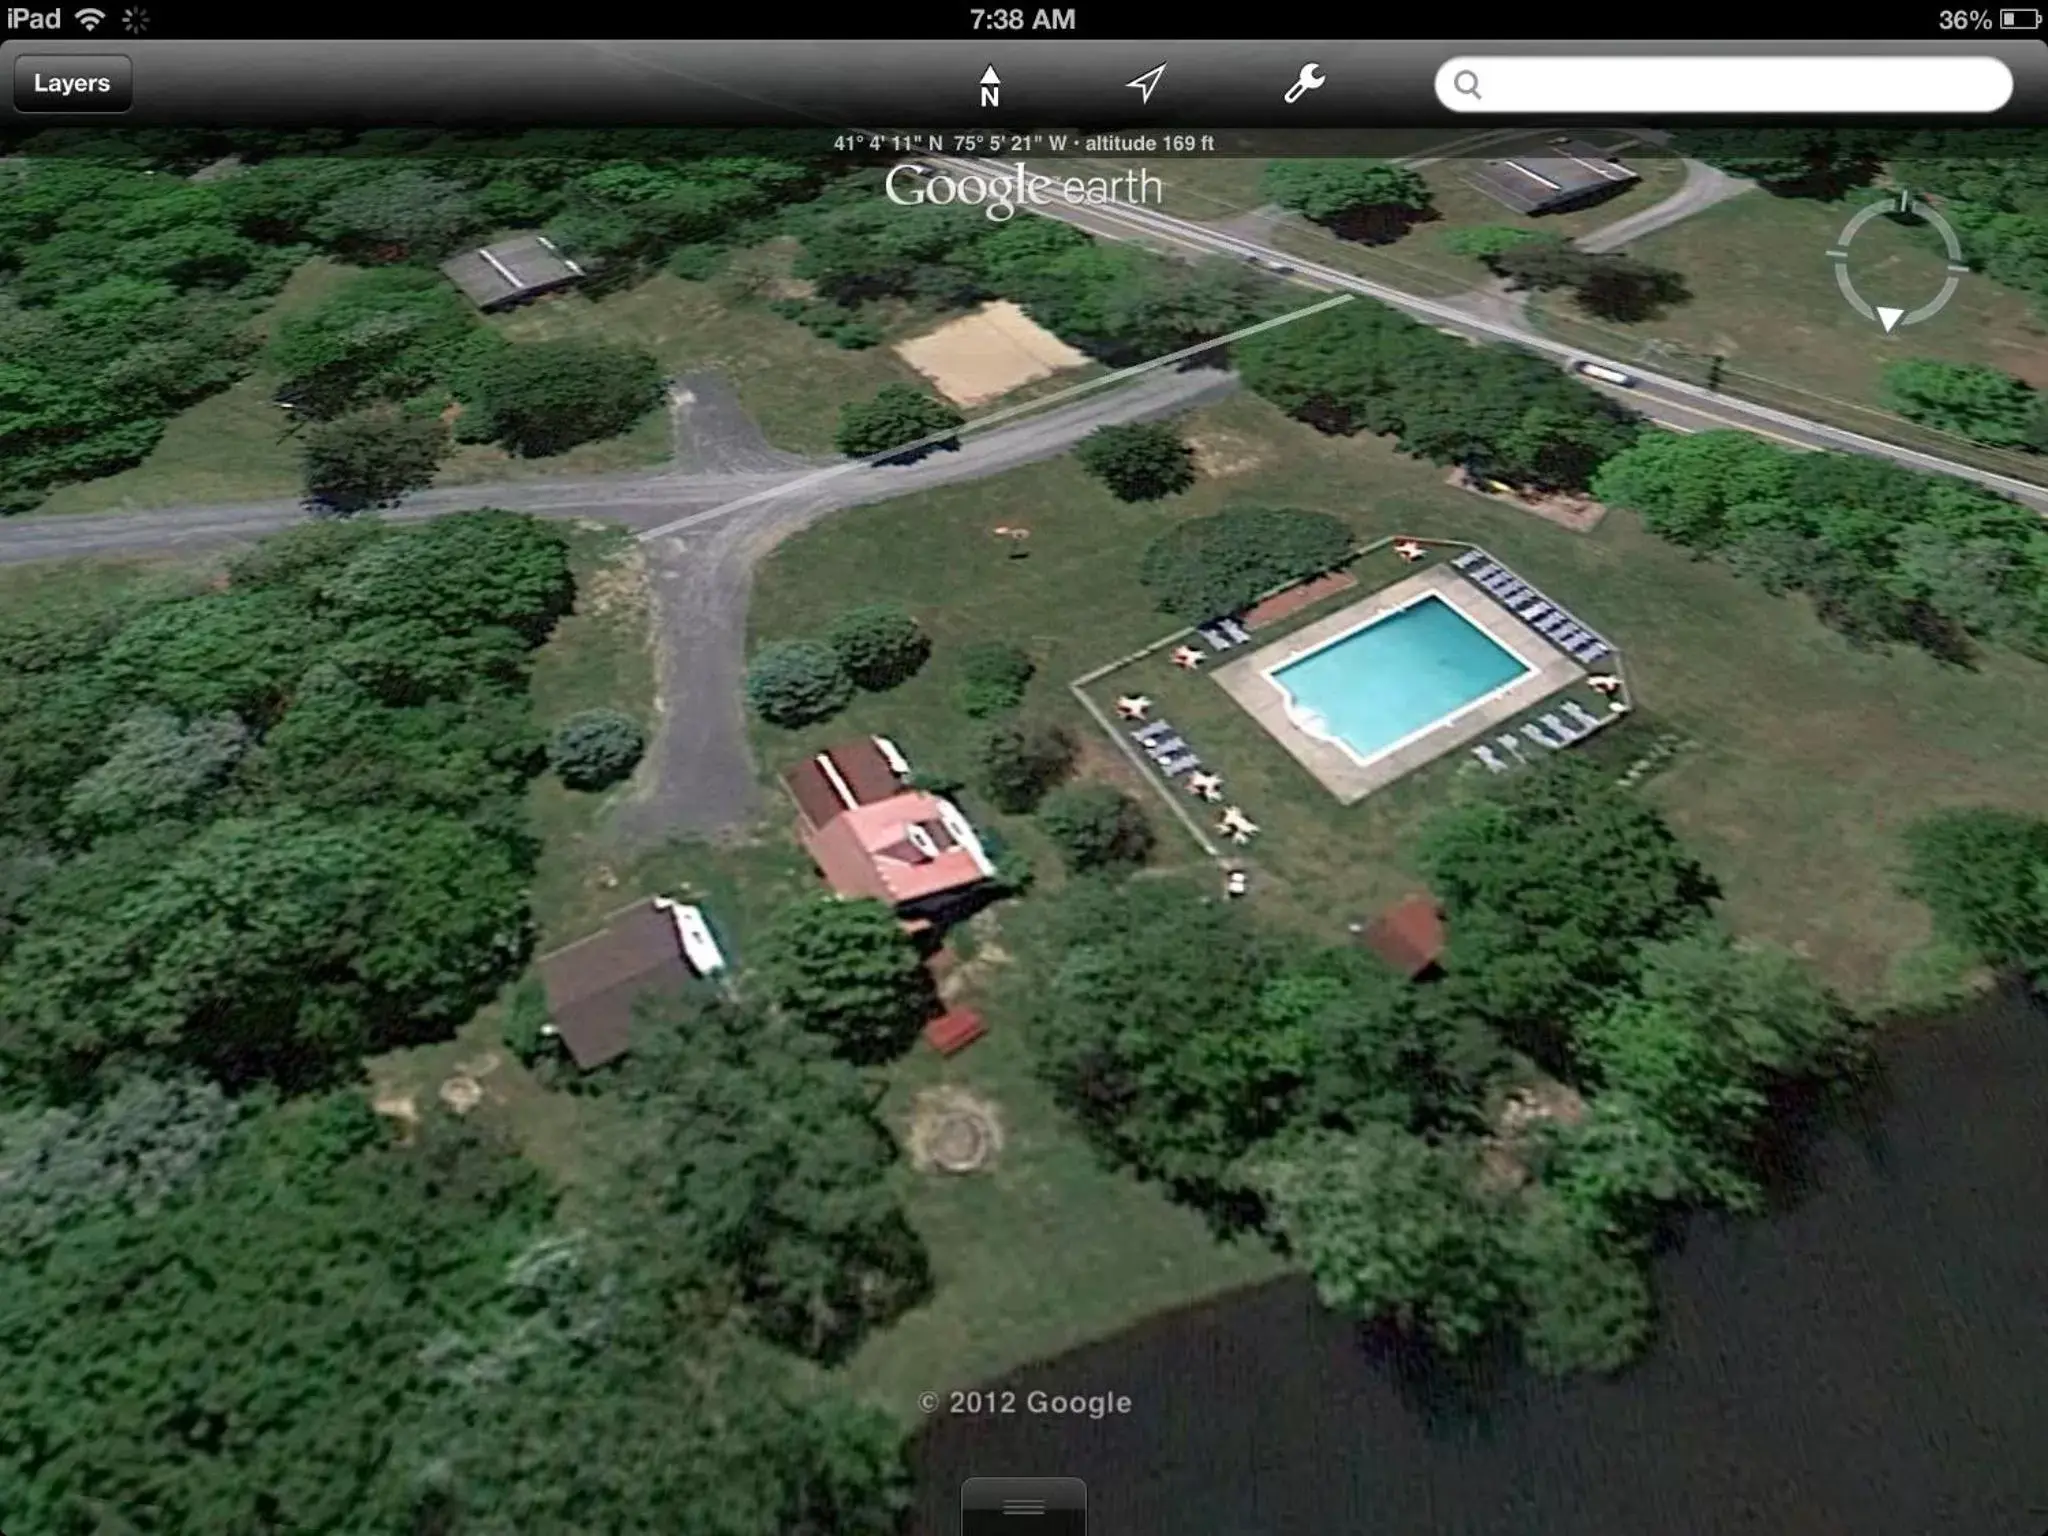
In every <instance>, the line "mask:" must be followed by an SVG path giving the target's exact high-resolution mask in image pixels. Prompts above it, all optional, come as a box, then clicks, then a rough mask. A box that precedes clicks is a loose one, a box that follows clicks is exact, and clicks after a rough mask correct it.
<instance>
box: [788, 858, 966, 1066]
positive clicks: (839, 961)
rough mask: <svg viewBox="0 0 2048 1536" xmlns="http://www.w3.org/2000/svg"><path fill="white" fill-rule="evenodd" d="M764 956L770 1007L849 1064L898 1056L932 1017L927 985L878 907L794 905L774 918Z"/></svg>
mask: <svg viewBox="0 0 2048 1536" xmlns="http://www.w3.org/2000/svg"><path fill="white" fill-rule="evenodd" d="M762 950H763V955H762V960H761V972H762V977H763V980H764V982H765V984H766V988H767V996H768V999H769V1001H770V1002H772V1003H773V1004H774V1006H775V1007H777V1008H778V1009H780V1010H781V1011H782V1013H783V1015H784V1016H785V1017H787V1018H788V1019H790V1020H792V1021H793V1022H795V1023H796V1024H799V1025H801V1026H802V1027H804V1028H806V1029H812V1030H816V1031H817V1032H818V1033H819V1034H821V1035H823V1036H825V1037H826V1038H827V1039H828V1040H830V1041H831V1042H832V1044H833V1046H834V1048H835V1049H836V1050H838V1051H839V1053H840V1054H841V1055H843V1056H845V1057H847V1058H848V1059H849V1060H851V1061H855V1062H877V1061H886V1060H888V1059H890V1058H891V1057H894V1056H896V1055H898V1054H900V1053H901V1052H902V1050H903V1049H904V1048H905V1047H906V1046H907V1045H908V1044H909V1043H910V1040H911V1038H912V1037H913V1036H914V1035H915V1034H916V1032H917V1028H918V1026H919V1025H920V1024H922V1023H923V1022H924V1021H925V1019H926V1018H928V1017H929V1016H930V1013H931V1006H932V1001H933V994H932V984H931V977H930V975H929V974H928V973H927V972H926V971H925V968H924V963H923V961H922V960H921V959H920V958H919V956H918V953H917V948H916V946H915V945H913V944H912V943H911V941H910V938H909V936H908V935H907V934H905V933H904V931H903V925H902V924H901V923H899V922H898V921H897V920H896V914H895V913H894V912H893V911H892V910H891V909H890V908H889V907H888V906H887V905H886V904H885V903H883V902H880V901H871V900H866V899H862V900H852V901H847V900H838V899H835V898H832V897H823V898H820V899H817V900H814V901H804V902H798V903H796V904H794V905H792V906H789V907H786V908H785V909H784V910H783V911H782V912H781V913H780V914H779V915H778V916H777V918H776V920H775V922H774V924H773V926H772V927H771V928H770V930H769V932H768V934H767V935H766V936H765V938H764V940H763V943H762Z"/></svg>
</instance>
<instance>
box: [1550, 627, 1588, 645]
mask: <svg viewBox="0 0 2048 1536" xmlns="http://www.w3.org/2000/svg"><path fill="white" fill-rule="evenodd" d="M1550 638H1551V639H1552V640H1555V641H1556V642H1557V643H1558V644H1559V645H1561V646H1563V647H1564V648H1565V649H1566V650H1570V649H1572V647H1574V646H1578V645H1584V644H1585V643H1586V632H1585V631H1584V630H1583V629H1581V628H1579V626H1578V625H1576V624H1566V625H1564V626H1562V627H1561V628H1559V629H1557V630H1554V631H1552V633H1551V636H1550Z"/></svg>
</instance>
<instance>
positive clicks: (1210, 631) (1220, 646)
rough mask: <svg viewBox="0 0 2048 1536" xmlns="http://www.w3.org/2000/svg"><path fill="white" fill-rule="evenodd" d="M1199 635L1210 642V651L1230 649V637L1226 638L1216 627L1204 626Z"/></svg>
mask: <svg viewBox="0 0 2048 1536" xmlns="http://www.w3.org/2000/svg"><path fill="white" fill-rule="evenodd" d="M1199 633H1200V634H1201V636H1202V638H1203V639H1204V640H1206V641H1208V642H1209V649H1210V650H1212V651H1227V650H1229V649H1230V640H1229V637H1228V636H1226V635H1225V634H1224V633H1223V631H1222V630H1220V629H1218V628H1216V627H1215V626H1214V625H1212V624H1205V625H1203V626H1202V628H1201V630H1200V631H1199Z"/></svg>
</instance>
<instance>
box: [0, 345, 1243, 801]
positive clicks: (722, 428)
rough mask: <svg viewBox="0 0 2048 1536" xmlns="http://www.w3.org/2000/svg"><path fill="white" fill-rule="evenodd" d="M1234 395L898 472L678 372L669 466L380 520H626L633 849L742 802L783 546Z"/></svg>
mask: <svg viewBox="0 0 2048 1536" xmlns="http://www.w3.org/2000/svg"><path fill="white" fill-rule="evenodd" d="M1236 387H1237V381H1236V379H1235V377H1234V376H1233V375H1231V374H1228V373H1225V372H1223V371H1221V370H1220V369H1215V368H1178V369H1175V368H1161V369H1156V370H1154V371H1152V372H1149V373H1146V374H1142V375H1140V376H1138V377H1136V378H1132V379H1128V380H1125V381H1122V382H1120V383H1117V384H1112V385H1108V386H1106V387H1104V388H1102V389H1100V390H1098V391H1096V392H1094V393H1091V394H1088V395H1086V396H1084V397H1082V398H1080V399H1078V400H1075V401H1072V402H1070V403H1068V404H1065V405H1056V406H1052V407H1049V408H1047V409H1046V410H1045V411H1043V412H1042V413H1040V414H1037V415H1027V416H1024V417H1023V418H1022V419H1020V420H1017V421H1014V422H1011V423H1009V424H1007V425H1001V426H996V427H991V428H989V429H987V430H986V431H984V432H981V433H978V434H977V433H973V432H971V431H970V433H969V434H968V435H966V436H965V437H963V439H962V441H961V446H960V447H959V448H958V449H957V450H954V451H950V452H948V451H941V452H937V453H933V454H931V455H929V456H928V457H927V458H925V459H923V460H921V461H919V462H918V463H915V464H909V465H888V466H883V465H867V464H862V463H859V462H856V461H850V460H844V459H840V460H811V459H804V458H802V457H800V456H797V455H794V454H787V453H784V452H782V451H781V450H780V449H776V448H772V447H770V446H768V444H767V443H766V442H765V441H764V440H763V439H762V438H761V436H760V433H759V431H758V429H756V428H755V426H754V424H753V423H752V421H750V420H749V419H748V418H747V417H746V415H745V413H744V412H743V411H742V410H741V409H740V408H739V403H738V401H737V399H736V398H735V397H734V396H733V395H732V392H731V391H730V390H729V389H728V388H727V387H726V386H725V385H723V384H722V383H720V382H719V381H718V380H716V379H712V378H708V377H704V376H693V377H690V378H687V379H682V380H678V381H677V385H676V388H675V390H674V391H673V394H672V400H673V403H674V405H675V409H676V448H677V456H678V460H679V465H678V467H677V468H674V469H669V470H663V471H661V472H659V473H653V474H638V475H612V476H601V477H591V478H583V479H575V480H536V481H523V482H515V483H511V484H502V485H472V486H459V487H452V488H449V489H446V490H433V491H425V492H421V493H420V494H418V495H416V496H413V497H411V498H409V499H408V500H407V501H406V502H405V503H404V504H403V505H402V506H401V507H399V508H397V509H395V510H394V511H392V512H390V513H388V514H387V515H388V516H391V517H394V518H397V519H399V520H421V519H425V518H429V517H436V516H439V515H442V514H444V513H447V512H451V511H456V510H460V509H462V508H466V507H476V506H496V507H505V508H508V509H510V510H514V511H522V512H533V513H538V514H541V515H544V516H551V517H570V518H597V519H603V520H605V521H608V522H614V523H622V524H625V525H626V526H628V527H630V528H633V529H635V530H638V532H639V535H640V537H641V539H642V540H643V541H644V543H645V545H646V550H647V556H648V567H649V571H650V573H651V575H652V577H653V584H654V606H655V612H656V615H657V620H658V622H657V626H656V633H657V637H658V645H657V649H656V668H657V673H658V676H659V680H660V691H661V705H662V717H661V720H660V722H659V724H658V727H657V729H656V730H655V732H654V739H653V742H652V744H651V746H650V749H649V759H650V767H651V769H652V772H651V773H650V774H648V775H647V776H646V782H647V783H648V785H649V787H648V789H647V790H646V791H645V792H644V794H643V795H642V797H641V798H639V799H637V800H635V801H632V802H629V803H628V804H627V805H625V806H624V807H622V808H621V814H620V818H619V823H618V829H619V830H620V831H621V832H622V833H624V834H625V835H627V836H628V837H630V838H632V839H634V840H636V841H653V840H657V839H659V838H662V837H667V836H672V835H674V834H675V833H676V832H678V831H693V832H707V833H708V832H719V831H723V830H725V829H727V828H731V827H735V826H741V825H744V824H745V823H747V822H748V821H750V820H751V819H752V817H753V815H754V812H755V810H756V807H757V785H756V781H755V774H754V765H753V761H752V758H751V755H750V754H749V753H748V751H747V742H746V722H745V720H744V718H743V715H742V706H741V698H740V680H741V676H742V673H743V671H744V662H745V654H746V617H747V599H748V596H749V593H750V591H751V589H752V583H753V573H754V568H755V566H756V565H757V564H758V563H759V561H760V560H761V558H762V557H763V556H764V555H766V554H767V553H768V551H769V550H771V549H773V548H774V547H775V546H776V545H777V544H779V543H780V542H781V541H782V540H783V539H786V538H788V537H789V536H790V535H791V534H793V533H796V532H798V531H799V530H800V529H803V528H806V527H808V526H809V525H810V524H812V523H814V522H816V521H817V520H818V519H820V518H822V517H825V516H827V515H828V514H830V513H832V512H834V511H837V510H839V509H841V508H845V507H854V506H860V505H863V504H865V503H868V502H876V501H886V500H889V499H891V498H894V497H897V496H907V495H910V494H912V493H914V492H918V491H925V490H931V489H934V488H937V487H939V486H945V485H956V484H960V483H962V482H965V481H970V480H978V479H981V478H983V477H985V476H988V475H995V474H1001V473H1003V472H1004V471H1006V470H1010V469H1014V468H1017V467H1018V466H1020V465H1024V464H1029V463H1032V462H1034V461H1037V460H1040V459H1047V458H1053V457H1056V456H1057V455H1059V454H1062V453H1065V452H1066V451H1067V450H1068V449H1070V448H1071V447H1073V445H1074V444H1075V443H1077V442H1079V441H1080V440H1081V439H1082V438H1084V437H1086V436H1087V435H1088V434H1089V433H1090V432H1093V431H1094V430H1095V429H1096V428H1097V427H1100V426H1105V425H1108V424H1110V423H1113V422H1125V421H1142V420H1147V419H1151V418H1156V417H1160V416H1169V415H1173V414H1176V413H1178V412H1180V411H1184V410H1188V409H1191V408H1193V407H1195V406H1198V405H1202V404H1205V403H1207V402H1210V401H1213V400H1216V399H1220V398H1222V397H1223V396H1225V395H1227V394H1229V393H1230V392H1231V391H1232V390H1233V389H1235V388H1236ZM305 517H306V513H305V510H304V508H302V507H301V506H300V505H299V504H298V503H297V502H291V501H265V502H251V503H247V504H243V505H238V506H206V507H172V508H166V509H161V510H156V511H138V512H124V513H114V514H107V515H95V516H88V517H44V518H36V517H23V518H8V519H0V561H8V562H22V561H31V560H48V559H58V558H65V557H75V556H83V555H98V554H112V553H130V554H133V553H151V552H155V553H165V552H183V551H197V550H199V549H202V548H206V547H210V546H218V545H222V544H229V545H232V544H239V543H247V542H249V541H251V540H254V539H257V538H260V537H261V536H262V535H263V534H265V533H268V532H271V531H274V530H275V529H278V528H282V527H285V526H288V525H290V524H292V523H296V522H301V521H303V520H304V519H305Z"/></svg>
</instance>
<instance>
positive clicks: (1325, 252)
mask: <svg viewBox="0 0 2048 1536" xmlns="http://www.w3.org/2000/svg"><path fill="white" fill-rule="evenodd" d="M1553 136H1554V135H1548V134H1530V135H1526V136H1524V137H1522V138H1504V139H1500V140H1498V141H1495V142H1491V143H1485V144H1474V145H1472V146H1471V151H1470V153H1471V154H1473V155H1478V156H1484V157H1492V156H1498V155H1501V154H1504V153H1511V152H1513V151H1514V150H1516V149H1518V148H1531V149H1540V148H1542V146H1543V140H1544V139H1545V138H1547V137H1553ZM1383 137H1384V136H1383V135H1378V134H1376V135H1375V136H1374V143H1373V152H1374V153H1375V154H1376V155H1386V156H1396V157H1408V156H1415V157H1423V158H1428V157H1429V155H1430V152H1431V151H1432V150H1433V149H1435V148H1437V147H1439V146H1441V147H1445V148H1452V149H1456V148H1458V147H1459V146H1462V145H1465V144H1466V143H1467V142H1468V141H1469V140H1471V139H1472V137H1473V135H1471V134H1468V133H1465V132H1463V131H1461V130H1455V129H1453V130H1443V129H1416V130H1414V131H1412V132H1410V133H1405V134H1403V135H1401V136H1400V137H1399V138H1396V139H1393V140H1390V141H1389V142H1387V143H1385V144H1382V143H1381V142H1380V140H1381V138H1383ZM1600 142H1601V144H1602V145H1603V147H1604V146H1605V145H1606V144H1607V143H1608V140H1606V139H1602V140H1601V141H1600ZM1620 153H1622V154H1623V155H1625V156H1628V151H1627V147H1626V144H1625V143H1624V144H1623V147H1622V149H1621V150H1620ZM1079 163H1080V164H1084V165H1086V166H1087V167H1088V168H1090V169H1092V170H1103V171H1107V170H1119V169H1123V168H1124V164H1123V162H1115V163H1112V162H1110V161H1107V160H1088V161H1081V162H1079ZM1271 163H1272V162H1271V161H1270V160H1269V159H1260V158H1257V157H1250V156H1215V157H1186V158H1176V159H1171V160H1151V161H1142V162H1132V163H1131V164H1132V167H1133V168H1136V167H1137V166H1140V165H1142V167H1143V168H1144V169H1146V170H1149V171H1151V172H1152V173H1153V174H1154V175H1156V176H1158V177H1159V178H1160V180H1161V181H1162V182H1164V183H1165V186H1166V192H1165V199H1164V204H1163V206H1164V208H1165V211H1166V212H1168V213H1173V214H1178V215H1180V216H1181V217H1183V218H1190V219H1200V220H1202V221H1204V222H1205V223H1212V224H1221V223H1226V222H1228V221H1230V220H1233V219H1242V218H1243V217H1244V216H1245V215H1246V214H1249V213H1251V212H1253V211H1254V210H1256V209H1260V208H1264V207H1267V206H1268V205H1269V204H1268V199H1267V197H1266V195H1265V193H1264V191H1263V190H1262V189H1261V185H1260V178H1261V177H1262V176H1263V175H1264V173H1265V169H1266V167H1267V166H1268V165H1270V164H1271ZM1467 163H1468V161H1467V159H1466V158H1465V157H1464V156H1462V155H1459V156H1454V157H1452V158H1448V159H1441V160H1433V162H1432V163H1430V164H1427V165H1425V166H1423V167H1422V168H1421V174H1422V178H1423V180H1424V181H1426V182H1427V183H1428V184H1429V189H1430V196H1431V199H1432V201H1433V203H1434V206H1435V209H1436V216H1435V217H1433V218H1431V219H1429V220H1427V221H1425V222H1423V223H1420V224H1417V225H1415V226H1414V227H1412V228H1411V229H1409V230H1408V231H1407V233H1405V234H1404V235H1402V236H1401V237H1400V238H1399V239H1398V240H1393V241H1390V242H1389V243H1387V244H1385V245H1362V244H1360V243H1358V242H1357V241H1354V240H1340V239H1339V238H1337V236H1335V235H1333V234H1332V233H1330V231H1328V230H1327V229H1324V228H1323V227H1322V226H1321V225H1318V224H1313V223H1311V222H1310V221H1308V220H1307V219H1304V218H1302V217H1300V216H1299V215H1297V214H1278V215H1277V216H1274V217H1272V218H1270V219H1268V220H1266V221H1263V222H1262V232H1261V239H1262V240H1263V242H1264V243H1266V244H1268V245H1271V246H1274V247H1275V248H1277V249H1279V250H1284V251H1291V252H1292V253H1294V254H1295V255H1297V256H1302V257H1305V258H1307V259H1309V260H1312V261H1319V262H1322V263H1324V264H1325V265H1328V266H1333V267H1337V268H1339V269H1341V270H1343V271H1348V272H1356V273H1357V274H1358V275H1359V276H1361V277H1369V278H1376V279H1378V280H1379V281H1381V282H1386V283H1394V284H1397V285H1399V286H1401V287H1403V288H1406V289H1408V290H1410V291H1411V292H1415V293H1421V294H1426V295H1435V296H1438V297H1442V296H1446V295H1449V294H1454V293H1461V292H1463V291H1465V290H1466V289H1469V288H1474V287H1477V286H1478V285H1480V284H1481V283H1484V282H1486V281H1487V280H1488V276H1489V274H1488V273H1487V271H1486V269H1485V268H1484V267H1483V266H1481V265H1480V264H1479V263H1478V262H1476V261H1474V260H1472V259H1471V258H1469V257H1465V256H1458V255H1455V254H1453V253H1452V252H1451V251H1449V250H1447V249H1446V248H1445V246H1444V237H1445V236H1446V235H1448V234H1451V233H1454V232H1455V231H1457V230H1460V229H1469V228H1472V227H1474V226H1477V225H1482V224H1504V225H1508V226H1511V227H1513V228H1517V229H1530V230H1536V231H1540V232H1542V233H1544V234H1552V235H1556V236H1558V237H1559V238H1561V239H1566V240H1571V239H1576V238H1577V237H1579V236H1580V235H1584V234H1588V233H1590V232H1591V231H1593V230H1596V229H1599V228H1600V227H1601V226H1603V225H1606V224H1611V223H1613V222H1614V221H1615V220H1616V219H1619V218H1623V217H1625V216H1627V215H1628V214H1632V213H1635V212H1637V211H1638V210H1640V209H1643V208H1647V207H1649V206H1651V205H1652V204H1654V203H1658V202H1661V201H1662V200H1663V199H1664V198H1666V197H1668V196H1670V194H1671V193H1672V192H1674V191H1675V190H1677V187H1678V184H1679V182H1680V181H1682V180H1683V179H1684V175H1685V169H1684V165H1683V163H1682V162H1680V161H1678V160H1676V159H1674V158H1672V157H1671V156H1669V155H1665V154H1638V155H1633V156H1628V158H1627V164H1628V165H1629V167H1630V168H1631V169H1633V170H1636V171H1638V172H1640V173H1641V174H1642V178H1643V179H1642V180H1641V181H1639V182H1637V183H1636V184H1635V185H1634V186H1631V187H1630V188H1628V189H1627V190H1626V191H1624V192H1622V193H1621V194H1620V195H1619V196H1616V197H1613V198H1610V199H1609V200H1608V201H1606V202H1604V203H1600V204H1598V205H1596V206H1594V207H1590V208H1581V209H1577V210H1575V211H1572V212H1569V213H1552V214H1545V215H1544V216H1542V217H1541V218H1530V217H1528V216H1526V215H1523V214H1518V213H1515V212H1512V211H1511V210H1509V209H1507V208H1505V207H1503V206H1502V205H1501V204H1499V203H1497V202H1495V201H1494V200H1493V199H1492V198H1490V197H1488V196H1486V195H1485V194H1484V193H1482V192H1480V191H1478V190H1477V189H1476V188H1474V187H1472V186H1471V185H1469V184H1468V183H1467V182H1466V180H1465V178H1464V175H1463V171H1464V168H1465V166H1466V165H1467Z"/></svg>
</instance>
